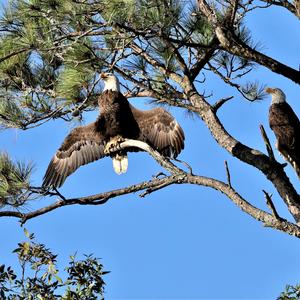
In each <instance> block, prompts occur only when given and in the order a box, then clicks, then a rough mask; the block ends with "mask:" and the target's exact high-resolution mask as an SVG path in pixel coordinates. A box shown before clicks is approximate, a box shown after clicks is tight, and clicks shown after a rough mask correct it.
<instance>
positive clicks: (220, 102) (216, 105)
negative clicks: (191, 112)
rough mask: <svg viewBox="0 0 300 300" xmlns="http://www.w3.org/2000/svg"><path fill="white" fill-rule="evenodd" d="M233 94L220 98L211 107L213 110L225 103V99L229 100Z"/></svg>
mask: <svg viewBox="0 0 300 300" xmlns="http://www.w3.org/2000/svg"><path fill="white" fill-rule="evenodd" d="M232 98H233V96H230V97H227V98H222V99H220V100H218V101H217V102H216V103H215V104H214V105H213V106H212V107H213V110H214V112H216V111H217V110H218V109H219V108H220V107H221V106H222V105H223V104H225V103H226V102H227V101H229V100H231V99H232Z"/></svg>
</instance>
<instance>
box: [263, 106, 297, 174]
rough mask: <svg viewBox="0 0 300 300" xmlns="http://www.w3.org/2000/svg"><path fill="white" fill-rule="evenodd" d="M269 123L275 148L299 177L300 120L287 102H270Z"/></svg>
mask: <svg viewBox="0 0 300 300" xmlns="http://www.w3.org/2000/svg"><path fill="white" fill-rule="evenodd" d="M269 123H270V127H271V129H272V130H273V131H274V134H275V136H276V139H277V149H278V151H279V152H280V153H281V154H282V155H283V157H284V158H285V159H286V160H287V161H288V162H290V163H291V164H292V166H293V167H294V169H295V170H296V172H297V174H298V176H299V178H300V121H299V119H298V117H297V115H296V114H295V113H294V111H293V109H292V108H291V107H290V106H289V104H288V103H278V104H272V105H271V106H270V110H269Z"/></svg>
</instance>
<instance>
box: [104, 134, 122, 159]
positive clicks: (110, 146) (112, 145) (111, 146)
mask: <svg viewBox="0 0 300 300" xmlns="http://www.w3.org/2000/svg"><path fill="white" fill-rule="evenodd" d="M124 141H125V139H124V138H123V137H122V136H120V135H117V136H115V137H113V138H111V139H110V141H109V142H108V143H107V144H106V145H105V148H104V154H106V155H110V154H112V153H114V152H116V151H119V150H121V149H122V148H121V147H120V144H121V143H123V142H124Z"/></svg>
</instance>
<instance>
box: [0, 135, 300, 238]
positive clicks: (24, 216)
mask: <svg viewBox="0 0 300 300" xmlns="http://www.w3.org/2000/svg"><path fill="white" fill-rule="evenodd" d="M120 147H121V148H127V147H138V148H140V149H142V150H145V151H147V152H148V153H149V154H150V155H151V156H152V157H153V158H154V159H155V160H156V161H157V162H158V163H159V164H160V165H161V166H163V167H164V168H166V169H167V170H168V171H170V172H171V173H173V174H172V175H171V176H167V177H164V178H161V179H157V178H156V179H153V180H150V181H148V182H142V183H139V184H136V185H131V186H129V187H125V188H121V189H117V190H113V191H109V192H104V193H100V194H96V195H93V196H87V197H81V198H71V199H59V200H58V201H56V202H55V203H53V204H51V205H48V206H46V207H43V208H40V209H38V210H35V211H33V212H29V213H22V212H17V211H2V212H0V217H4V216H10V217H16V218H19V219H20V220H21V223H22V224H24V223H25V222H26V221H28V220H29V219H32V218H35V217H37V216H40V215H43V214H45V213H48V212H50V211H52V210H55V209H58V208H60V207H63V206H67V205H74V204H79V205H102V204H104V203H106V202H107V201H108V200H109V199H112V198H115V197H117V196H121V195H126V194H130V193H134V192H137V191H141V190H146V191H145V192H144V193H142V194H141V195H140V197H144V196H146V195H148V194H150V193H152V192H154V191H157V190H159V189H162V188H164V187H166V186H169V185H171V184H184V183H185V184H195V185H200V186H205V187H210V188H213V189H215V190H217V191H219V192H222V193H223V194H225V195H226V196H227V197H228V198H229V199H231V200H232V201H233V203H235V204H236V205H237V206H238V207H239V208H240V209H241V210H242V211H244V212H246V213H247V214H249V215H250V216H252V217H253V218H254V219H256V220H258V221H261V222H262V223H263V224H264V225H265V226H268V227H272V228H275V229H278V230H280V231H284V232H286V233H288V234H290V235H294V236H296V237H299V238H300V227H298V226H297V225H295V224H293V223H291V222H288V221H286V220H284V219H282V218H276V216H274V215H272V214H269V213H267V212H265V211H263V210H261V209H258V208H256V207H254V206H253V205H251V204H250V203H249V202H248V201H246V200H245V199H244V198H243V197H242V196H241V195H239V194H238V193H237V192H236V191H235V190H234V189H233V188H232V186H231V185H230V184H226V183H224V182H222V181H219V180H216V179H213V178H208V177H204V176H197V175H193V174H188V173H186V172H184V171H182V170H181V169H180V168H178V167H176V166H175V165H174V164H173V163H171V162H170V161H169V160H168V159H166V158H165V157H163V156H161V155H160V154H159V153H158V152H157V151H155V150H153V149H152V148H151V147H150V146H149V145H147V144H145V143H143V142H140V141H135V140H125V142H123V143H121V144H120ZM57 195H59V194H57Z"/></svg>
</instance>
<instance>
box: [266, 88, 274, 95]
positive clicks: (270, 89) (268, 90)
mask: <svg viewBox="0 0 300 300" xmlns="http://www.w3.org/2000/svg"><path fill="white" fill-rule="evenodd" d="M265 92H266V93H268V94H273V93H274V92H275V91H274V89H272V88H270V87H267V88H266V89H265Z"/></svg>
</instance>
